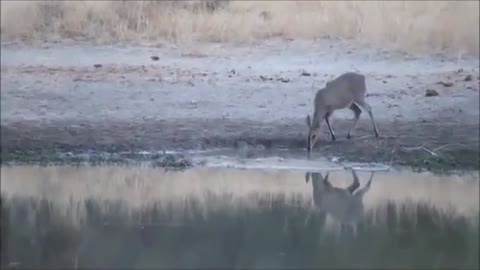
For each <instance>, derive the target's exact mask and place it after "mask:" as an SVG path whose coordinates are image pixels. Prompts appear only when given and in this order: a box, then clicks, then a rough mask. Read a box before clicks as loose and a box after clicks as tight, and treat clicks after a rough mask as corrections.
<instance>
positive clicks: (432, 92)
mask: <svg viewBox="0 0 480 270" xmlns="http://www.w3.org/2000/svg"><path fill="white" fill-rule="evenodd" d="M425 96H426V97H435V96H438V92H437V91H435V90H433V89H427V90H426V91H425Z"/></svg>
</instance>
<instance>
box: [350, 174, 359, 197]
mask: <svg viewBox="0 0 480 270" xmlns="http://www.w3.org/2000/svg"><path fill="white" fill-rule="evenodd" d="M352 175H353V183H352V184H351V185H350V186H348V187H347V190H348V192H350V194H353V192H354V191H355V190H356V189H357V188H358V187H359V186H360V182H359V181H358V176H357V173H356V172H355V170H353V169H352Z"/></svg>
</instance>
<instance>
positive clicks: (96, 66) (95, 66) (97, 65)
mask: <svg viewBox="0 0 480 270" xmlns="http://www.w3.org/2000/svg"><path fill="white" fill-rule="evenodd" d="M93 67H94V68H101V67H102V64H94V65H93Z"/></svg>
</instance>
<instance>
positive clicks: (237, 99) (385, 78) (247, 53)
mask: <svg viewBox="0 0 480 270" xmlns="http://www.w3.org/2000/svg"><path fill="white" fill-rule="evenodd" d="M151 56H158V58H159V59H158V61H154V60H152V59H151ZM97 64H99V65H101V66H97V67H95V65H97ZM1 67H2V72H1V136H2V137H1V140H2V141H1V147H2V153H7V152H9V151H10V152H11V151H29V150H34V149H37V150H38V149H41V148H48V147H52V146H53V145H56V146H57V147H61V148H62V149H64V150H66V151H67V150H68V151H76V150H87V149H89V150H98V151H100V150H102V151H103V150H108V151H119V150H122V149H123V150H125V149H144V150H145V149H149V150H154V149H177V150H179V149H183V150H184V149H208V148H213V147H227V148H228V147H233V148H239V147H240V148H242V147H247V148H248V147H250V148H252V149H256V150H255V151H265V149H276V148H282V147H283V148H285V147H286V148H288V149H291V150H292V151H303V149H304V147H305V137H306V132H307V127H306V124H305V116H306V115H307V114H311V113H312V112H313V97H314V94H315V92H316V89H318V88H321V87H323V86H324V85H325V83H326V82H327V81H328V80H330V79H333V78H334V77H336V76H338V75H340V74H341V73H343V72H347V71H357V72H360V73H362V74H365V75H366V77H367V87H368V97H367V102H368V103H369V104H370V105H371V107H372V108H373V113H374V116H375V118H376V120H377V124H378V127H379V130H380V133H381V138H379V139H375V138H374V137H373V136H372V135H373V131H372V126H371V124H370V121H369V119H368V117H367V114H366V113H363V114H362V116H361V119H360V121H359V123H358V126H357V129H356V131H355V133H354V137H353V138H352V139H351V140H347V139H346V132H347V128H348V127H349V125H351V123H352V118H353V114H352V113H351V111H349V110H346V109H345V110H341V111H336V112H335V114H334V115H333V120H332V125H333V127H334V129H335V131H336V132H337V141H335V142H331V141H330V138H329V135H328V131H327V127H326V125H325V124H324V125H322V132H323V136H322V137H323V138H322V139H321V141H320V145H319V146H318V147H317V149H316V153H315V156H329V155H330V156H332V155H335V156H341V157H343V158H346V159H349V160H356V161H392V160H394V161H397V162H400V163H402V162H407V163H408V162H414V161H415V160H417V159H419V158H420V159H422V158H427V157H432V154H430V153H428V152H427V151H425V150H422V149H420V148H419V147H420V146H424V147H426V148H427V149H430V150H434V152H435V153H436V154H437V155H439V156H442V157H443V156H449V157H453V158H454V159H455V160H456V162H458V163H459V164H462V165H468V166H473V167H477V166H478V155H479V150H478V147H479V130H478V128H479V80H480V79H479V60H478V58H475V57H472V58H462V59H459V58H449V57H446V56H442V55H429V56H422V57H415V56H411V55H407V54H403V53H400V52H396V51H387V50H379V49H375V48H370V47H368V46H360V45H358V44H354V43H352V42H347V41H334V40H317V41H315V42H306V41H278V40H277V41H270V42H266V43H262V44H258V45H255V46H235V47H233V46H231V45H220V44H202V45H197V46H191V47H182V48H176V47H174V46H157V47H155V46H101V47H100V46H90V45H85V44H48V45H44V46H42V47H35V48H32V47H25V46H21V45H15V44H3V45H2V51H1ZM440 82H443V84H441V83H440ZM427 89H432V90H435V91H437V92H438V94H439V95H438V96H434V97H426V96H425V91H426V90H427Z"/></svg>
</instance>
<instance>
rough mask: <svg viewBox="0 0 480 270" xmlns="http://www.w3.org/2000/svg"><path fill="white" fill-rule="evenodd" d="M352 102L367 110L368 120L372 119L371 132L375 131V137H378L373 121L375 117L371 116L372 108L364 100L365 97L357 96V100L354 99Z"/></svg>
mask: <svg viewBox="0 0 480 270" xmlns="http://www.w3.org/2000/svg"><path fill="white" fill-rule="evenodd" d="M354 103H355V104H357V105H358V106H360V107H362V108H363V109H364V110H366V111H367V112H368V116H370V120H371V121H372V125H373V132H374V133H375V137H376V138H378V137H380V135H379V133H378V129H377V124H376V123H375V119H374V118H373V113H372V108H371V107H370V105H368V104H367V102H365V99H364V98H363V97H362V98H358V99H357V100H355V101H354Z"/></svg>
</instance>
